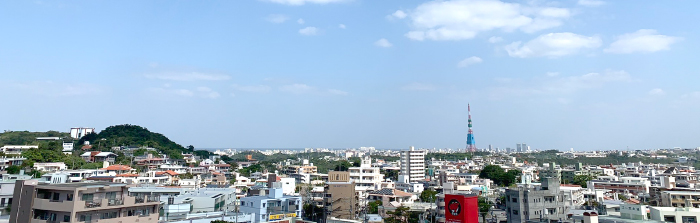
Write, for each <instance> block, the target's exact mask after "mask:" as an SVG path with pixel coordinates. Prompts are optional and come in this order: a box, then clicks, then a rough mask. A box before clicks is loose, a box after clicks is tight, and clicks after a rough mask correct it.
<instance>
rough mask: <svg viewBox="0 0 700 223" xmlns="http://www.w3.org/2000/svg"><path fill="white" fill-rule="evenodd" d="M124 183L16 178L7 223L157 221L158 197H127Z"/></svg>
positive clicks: (127, 192)
mask: <svg viewBox="0 0 700 223" xmlns="http://www.w3.org/2000/svg"><path fill="white" fill-rule="evenodd" d="M129 187H130V186H127V185H126V184H120V183H109V182H89V183H67V184H44V183H39V182H38V181H36V180H17V182H16V183H15V192H14V196H15V199H13V200H12V211H11V212H10V221H9V222H10V223H28V222H30V223H50V222H71V223H78V222H100V223H120V222H139V223H157V222H158V211H159V210H158V209H159V208H158V205H160V200H159V198H158V197H155V196H141V197H138V196H129V190H128V188H129Z"/></svg>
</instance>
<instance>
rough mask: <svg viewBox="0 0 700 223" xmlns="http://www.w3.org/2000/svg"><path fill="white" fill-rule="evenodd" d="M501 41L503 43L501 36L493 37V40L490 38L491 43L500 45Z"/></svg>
mask: <svg viewBox="0 0 700 223" xmlns="http://www.w3.org/2000/svg"><path fill="white" fill-rule="evenodd" d="M501 41H503V38H501V37H499V36H492V37H491V38H489V43H498V42H501Z"/></svg>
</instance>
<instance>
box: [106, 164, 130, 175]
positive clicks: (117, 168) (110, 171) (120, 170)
mask: <svg viewBox="0 0 700 223" xmlns="http://www.w3.org/2000/svg"><path fill="white" fill-rule="evenodd" d="M102 170H104V171H105V172H106V173H107V175H109V176H117V175H120V174H128V173H133V172H134V169H133V168H131V167H130V166H127V165H111V166H107V167H105V168H102Z"/></svg>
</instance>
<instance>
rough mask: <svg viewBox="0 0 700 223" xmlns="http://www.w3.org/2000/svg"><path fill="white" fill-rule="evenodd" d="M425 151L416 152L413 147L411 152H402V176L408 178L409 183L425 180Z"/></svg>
mask: <svg viewBox="0 0 700 223" xmlns="http://www.w3.org/2000/svg"><path fill="white" fill-rule="evenodd" d="M426 154H427V151H425V150H415V148H414V147H413V146H411V148H410V149H409V150H406V151H401V159H400V161H401V175H404V176H407V177H405V178H404V179H407V181H408V182H407V183H414V182H418V181H423V180H425V155H426Z"/></svg>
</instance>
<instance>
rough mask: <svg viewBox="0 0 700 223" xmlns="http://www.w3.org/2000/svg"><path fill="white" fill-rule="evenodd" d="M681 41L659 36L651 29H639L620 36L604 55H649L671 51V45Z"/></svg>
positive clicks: (671, 37)
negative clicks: (638, 53)
mask: <svg viewBox="0 0 700 223" xmlns="http://www.w3.org/2000/svg"><path fill="white" fill-rule="evenodd" d="M679 40H681V38H679V37H673V36H665V35H659V34H658V33H657V32H656V30H653V29H640V30H637V31H636V32H633V33H627V34H623V35H620V36H618V37H617V38H616V40H615V42H613V43H611V44H610V47H608V48H607V49H605V50H604V51H605V52H606V53H619V54H623V53H637V52H640V53H651V52H656V51H662V50H669V49H671V44H673V43H675V42H677V41H679Z"/></svg>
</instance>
